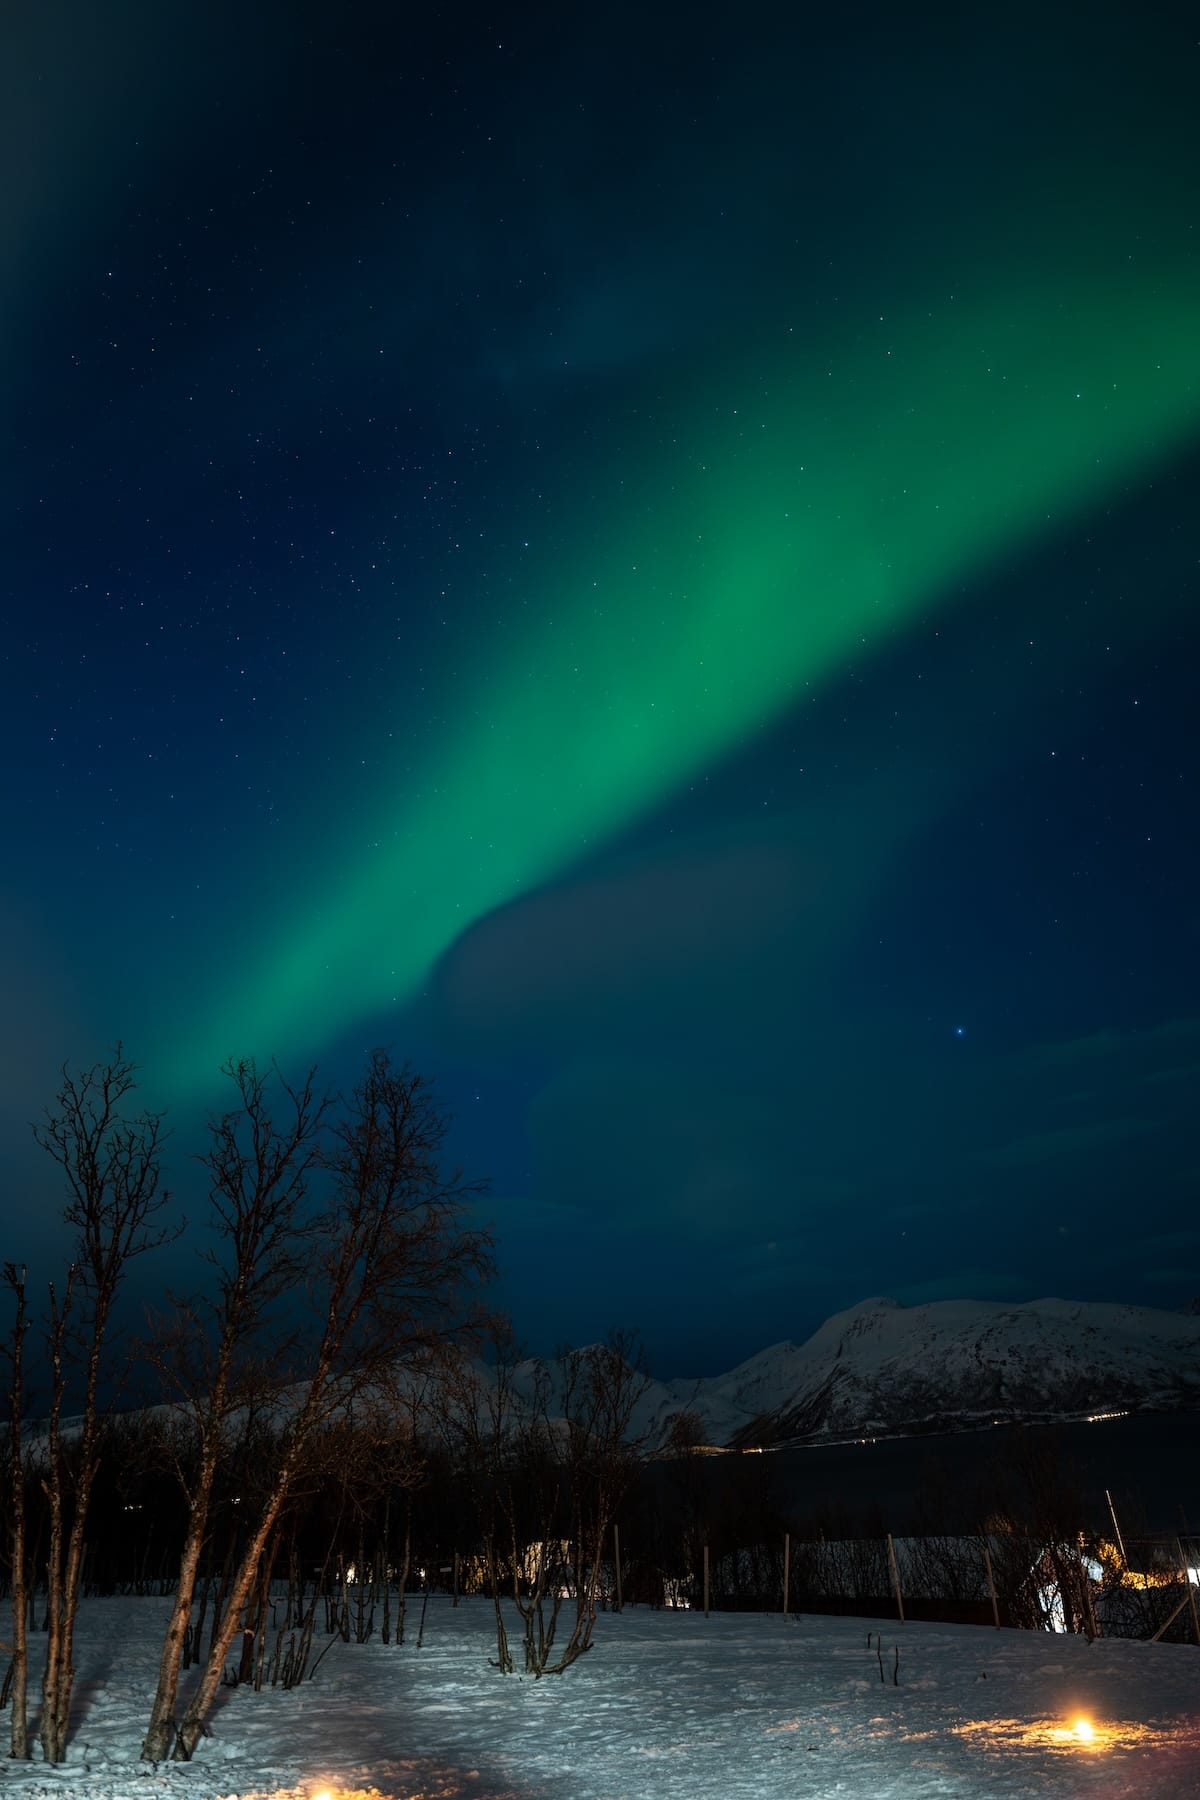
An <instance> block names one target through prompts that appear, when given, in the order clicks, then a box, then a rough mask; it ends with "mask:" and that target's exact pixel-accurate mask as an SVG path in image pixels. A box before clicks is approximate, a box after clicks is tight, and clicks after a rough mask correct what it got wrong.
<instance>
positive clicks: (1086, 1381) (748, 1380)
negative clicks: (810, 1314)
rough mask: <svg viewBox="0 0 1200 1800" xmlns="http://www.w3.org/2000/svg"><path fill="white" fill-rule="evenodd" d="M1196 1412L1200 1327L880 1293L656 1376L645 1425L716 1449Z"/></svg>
mask: <svg viewBox="0 0 1200 1800" xmlns="http://www.w3.org/2000/svg"><path fill="white" fill-rule="evenodd" d="M1195 1406H1200V1318H1197V1317H1194V1316H1189V1315H1188V1314H1186V1313H1172V1312H1167V1311H1164V1310H1160V1309H1158V1308H1155V1307H1144V1306H1133V1305H1127V1304H1124V1303H1106V1302H1096V1301H1076V1300H1059V1299H1055V1298H1046V1299H1042V1300H1031V1301H1024V1302H1018V1303H1009V1302H1002V1301H993V1300H938V1301H930V1302H926V1303H924V1304H921V1305H917V1306H902V1305H900V1304H899V1303H898V1302H897V1301H895V1300H891V1299H886V1298H883V1297H875V1298H872V1299H869V1300H863V1301H860V1302H859V1303H858V1304H857V1305H856V1306H852V1307H849V1308H847V1309H846V1310H845V1311H844V1312H841V1313H836V1314H834V1315H833V1316H832V1317H831V1318H829V1319H826V1320H825V1321H824V1323H823V1324H822V1325H820V1326H818V1328H817V1330H816V1331H815V1332H814V1333H813V1334H812V1336H811V1337H809V1338H808V1339H807V1340H805V1342H803V1343H801V1344H795V1343H792V1342H788V1341H785V1342H782V1343H779V1344H773V1345H771V1346H769V1347H768V1348H766V1349H764V1350H761V1351H758V1352H757V1353H756V1354H755V1355H753V1356H751V1357H749V1358H747V1359H746V1360H745V1361H744V1362H742V1363H739V1364H738V1365H737V1366H736V1367H735V1368H733V1369H731V1370H729V1371H728V1372H727V1373H725V1374H722V1375H716V1376H709V1377H700V1378H698V1379H691V1380H689V1379H686V1378H675V1379H672V1380H669V1381H657V1380H653V1379H652V1380H651V1383H650V1386H649V1388H648V1389H647V1392H646V1394H645V1395H644V1396H643V1399H642V1401H641V1402H640V1404H639V1408H638V1417H637V1429H638V1431H639V1433H640V1434H643V1435H644V1436H645V1437H646V1438H647V1439H648V1441H650V1442H654V1443H660V1444H661V1443H666V1442H668V1441H669V1440H670V1439H671V1437H672V1434H673V1433H678V1432H679V1430H680V1429H681V1427H680V1425H679V1420H680V1418H681V1416H682V1415H684V1414H690V1415H694V1419H693V1423H694V1425H696V1426H698V1427H699V1435H700V1436H701V1437H702V1438H703V1440H704V1441H705V1442H706V1443H708V1444H710V1445H712V1446H714V1447H725V1446H741V1447H746V1446H748V1445H750V1444H754V1443H763V1444H768V1443H785V1442H790V1443H796V1442H801V1443H803V1442H809V1443H820V1442H834V1441H836V1440H838V1439H839V1438H847V1437H855V1436H872V1437H874V1436H885V1435H889V1436H890V1435H895V1436H901V1435H905V1434H910V1433H916V1432H931V1431H959V1430H970V1429H978V1428H980V1427H982V1426H987V1425H991V1424H994V1423H1004V1424H1010V1423H1018V1422H1021V1421H1026V1422H1032V1421H1038V1422H1044V1421H1046V1420H1053V1419H1064V1420H1065V1419H1070V1418H1078V1417H1080V1416H1087V1415H1088V1414H1089V1413H1093V1412H1099V1411H1106V1412H1107V1411H1135V1410H1136V1411H1176V1410H1184V1409H1187V1408H1190V1407H1195Z"/></svg>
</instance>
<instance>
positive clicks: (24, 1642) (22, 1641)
mask: <svg viewBox="0 0 1200 1800" xmlns="http://www.w3.org/2000/svg"><path fill="white" fill-rule="evenodd" d="M5 1274H6V1276H7V1278H8V1281H9V1285H10V1286H11V1287H12V1290H13V1293H14V1295H15V1296H16V1302H17V1316H16V1322H15V1324H14V1326H13V1355H12V1371H13V1384H12V1396H11V1398H12V1407H11V1421H10V1427H9V1433H10V1435H9V1453H10V1459H11V1465H12V1525H11V1529H10V1555H11V1559H12V1638H13V1654H12V1673H11V1692H12V1734H11V1738H10V1748H9V1755H10V1756H12V1757H14V1758H16V1759H18V1760H28V1757H29V1719H28V1714H27V1710H26V1708H27V1700H28V1690H29V1595H28V1593H27V1591H26V1586H25V1451H24V1446H23V1443H22V1437H21V1426H22V1421H23V1418H24V1412H25V1391H24V1380H23V1368H24V1365H23V1349H24V1343H25V1271H24V1269H21V1270H20V1271H18V1270H17V1267H16V1265H15V1264H13V1265H11V1266H10V1267H9V1268H7V1269H6V1270H5Z"/></svg>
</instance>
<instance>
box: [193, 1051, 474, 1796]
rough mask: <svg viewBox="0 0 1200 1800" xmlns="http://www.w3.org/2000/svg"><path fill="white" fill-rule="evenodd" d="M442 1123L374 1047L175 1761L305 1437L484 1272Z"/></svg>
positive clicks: (330, 1173) (217, 1674)
mask: <svg viewBox="0 0 1200 1800" xmlns="http://www.w3.org/2000/svg"><path fill="white" fill-rule="evenodd" d="M445 1132H446V1123H445V1120H444V1118H443V1116H442V1115H441V1113H440V1112H439V1111H438V1109H437V1107H436V1106H435V1104H434V1102H433V1099H432V1096H431V1094H430V1091H429V1089H428V1087H427V1086H426V1085H425V1083H424V1082H423V1080H422V1078H421V1077H420V1076H419V1075H417V1074H414V1073H413V1072H412V1071H411V1070H409V1069H397V1068H395V1067H394V1066H393V1065H392V1063H391V1061H390V1060H389V1058H388V1056H387V1055H386V1054H385V1053H384V1052H382V1051H377V1052H375V1054H374V1055H373V1056H372V1059H371V1065H370V1068H369V1070H368V1073H367V1075H366V1077H365V1079H364V1080H363V1081H362V1082H361V1083H360V1084H359V1086H358V1087H357V1088H356V1089H355V1091H354V1094H353V1095H352V1097H351V1098H350V1100H349V1102H348V1103H347V1105H346V1107H345V1109H344V1110H343V1111H341V1112H340V1113H339V1114H338V1116H337V1117H336V1119H335V1120H334V1121H333V1122H332V1123H331V1124H330V1126H329V1129H328V1134H327V1143H326V1149H325V1151H324V1153H323V1159H322V1160H323V1164H324V1168H325V1172H326V1176H327V1179H328V1182H329V1193H328V1196H327V1203H326V1205H325V1208H324V1210H323V1212H322V1213H321V1215H320V1216H319V1218H318V1219H317V1220H316V1222H315V1225H314V1230H313V1236H312V1238H311V1240H310V1242H309V1245H308V1256H307V1263H308V1267H309V1269H310V1270H311V1272H312V1274H311V1281H310V1302H311V1312H312V1318H313V1322H314V1331H313V1338H312V1344H311V1349H310V1352H309V1355H308V1358H307V1366H306V1370H305V1372H304V1378H303V1380H302V1381H300V1382H298V1383H297V1384H296V1386H295V1387H294V1388H293V1390H292V1393H291V1395H290V1397H289V1399H288V1406H289V1407H290V1413H289V1416H288V1419H287V1427H286V1437H285V1442H284V1447H283V1452H282V1456H281V1459H280V1463H279V1468H278V1473H277V1477H276V1481H275V1484H274V1486H273V1488H272V1490H271V1492H270V1493H269V1494H268V1495H267V1497H266V1499H265V1501H264V1502H263V1504H262V1506H261V1507H260V1509H259V1511H258V1515H257V1518H256V1520H255V1522H254V1523H253V1525H252V1526H251V1528H250V1530H249V1532H248V1534H247V1539H246V1542H245V1546H244V1549H243V1553H242V1556H241V1559H240V1561H239V1563H238V1566H237V1569H236V1572H235V1574H234V1575H233V1578H232V1580H231V1583H230V1589H229V1593H228V1596H227V1600H226V1608H225V1614H224V1618H223V1620H222V1622H221V1625H220V1628H219V1630H218V1632H217V1634H216V1636H215V1639H214V1641H213V1643H212V1646H211V1649H210V1652H209V1656H208V1660H207V1662H206V1664H205V1666H204V1670H203V1673H202V1675H201V1677H200V1681H199V1683H198V1685H197V1687H196V1689H195V1691H194V1693H193V1695H192V1697H191V1700H190V1701H189V1704H188V1707H187V1711H186V1713H185V1714H184V1717H183V1719H182V1721H181V1722H180V1724H179V1728H178V1730H177V1732H176V1734H175V1742H174V1748H173V1751H172V1754H173V1756H174V1758H175V1759H176V1760H177V1761H187V1760H188V1759H189V1758H190V1757H191V1756H192V1754H193V1753H194V1751H195V1749H196V1745H197V1744H198V1743H199V1741H200V1737H201V1735H202V1733H203V1731H204V1727H205V1720H206V1719H207V1717H208V1714H209V1711H210V1709H211V1707H212V1703H213V1701H214V1699H215V1698H216V1694H217V1690H218V1688H219V1686H220V1682H221V1675H222V1671H223V1669H224V1666H225V1659H226V1657H227V1655H228V1653H229V1648H230V1645H231V1644H232V1642H233V1638H234V1634H235V1632H236V1631H237V1629H238V1626H239V1621H240V1619H241V1616H242V1614H243V1611H244V1610H245V1608H246V1605H247V1602H248V1601H249V1600H250V1597H251V1594H252V1591H253V1588H254V1583H255V1579H256V1576H257V1574H258V1570H259V1564H260V1561H261V1559H262V1555H263V1551H264V1549H265V1548H266V1546H267V1544H268V1542H269V1541H270V1539H271V1536H272V1533H273V1532H274V1530H275V1527H276V1524H277V1522H278V1520H279V1518H280V1515H281V1513H282V1511H283V1508H284V1506H285V1504H286V1502H287V1500H288V1497H289V1494H290V1492H291V1489H292V1486H293V1484H294V1482H295V1481H296V1479H297V1477H298V1476H299V1475H300V1473H301V1472H302V1470H303V1467H304V1461H305V1458H306V1456H307V1454H308V1451H309V1447H310V1443H311V1440H312V1438H313V1436H314V1434H315V1433H316V1432H317V1431H318V1430H319V1429H320V1427H321V1426H322V1425H323V1424H324V1422H325V1421H326V1420H327V1419H328V1418H330V1417H331V1416H332V1415H333V1414H335V1413H336V1412H337V1410H338V1409H339V1408H342V1407H344V1406H345V1405H346V1404H347V1402H348V1401H349V1400H350V1399H351V1398H352V1397H353V1395H354V1394H355V1393H356V1392H359V1391H361V1390H362V1389H363V1388H364V1387H369V1386H370V1384H371V1383H372V1382H373V1381H375V1380H377V1379H382V1378H384V1377H385V1376H386V1373H387V1371H388V1370H389V1368H390V1367H391V1366H392V1365H394V1364H395V1362H396V1360H397V1359H398V1358H401V1357H404V1356H412V1355H414V1354H416V1353H419V1352H426V1351H428V1350H430V1349H433V1348H435V1347H437V1346H439V1345H441V1344H442V1343H444V1342H445V1341H446V1340H447V1338H448V1337H452V1336H453V1334H454V1333H455V1332H458V1331H461V1330H463V1329H464V1327H465V1326H466V1325H467V1324H468V1323H469V1322H470V1321H471V1319H472V1316H473V1311H474V1305H473V1300H474V1288H475V1284H476V1282H477V1281H478V1279H479V1277H480V1276H482V1275H484V1274H486V1273H488V1272H489V1271H490V1265H491V1259H490V1245H489V1243H488V1240H487V1238H486V1236H485V1235H484V1234H483V1233H481V1232H479V1231H477V1230H474V1229H472V1228H471V1227H470V1226H469V1225H468V1224H467V1221H466V1217H465V1213H464V1206H465V1203H466V1201H467V1199H468V1198H469V1196H470V1194H471V1193H472V1191H473V1190H472V1189H471V1188H470V1187H469V1186H468V1185H466V1184H465V1183H463V1182H462V1181H461V1180H460V1179H459V1178H458V1177H457V1176H449V1177H447V1176H445V1175H444V1174H443V1173H442V1171H441V1169H440V1166H439V1159H440V1155H441V1150H442V1145H443V1140H444V1138H445Z"/></svg>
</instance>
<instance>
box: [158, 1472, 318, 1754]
mask: <svg viewBox="0 0 1200 1800" xmlns="http://www.w3.org/2000/svg"><path fill="white" fill-rule="evenodd" d="M285 1467H286V1465H285ZM290 1477H291V1470H290V1469H287V1470H286V1475H285V1477H284V1479H281V1481H280V1484H279V1486H278V1487H277V1488H276V1490H275V1492H274V1494H272V1496H271V1498H270V1500H269V1501H268V1502H267V1506H266V1509H265V1510H264V1512H263V1515H262V1517H261V1519H260V1520H259V1522H258V1527H257V1529H256V1531H255V1532H254V1535H253V1537H252V1538H251V1539H250V1541H249V1543H248V1544H247V1545H246V1548H245V1550H244V1551H243V1553H242V1560H241V1563H240V1565H239V1567H238V1571H237V1574H236V1575H235V1576H234V1578H233V1584H232V1586H231V1587H230V1590H229V1597H228V1600H227V1602H226V1606H225V1616H224V1618H223V1619H222V1620H221V1627H220V1630H219V1631H218V1632H217V1633H216V1636H215V1638H214V1640H213V1643H212V1646H211V1648H210V1650H209V1653H208V1661H207V1662H206V1663H205V1665H204V1673H203V1675H202V1676H201V1677H200V1685H199V1686H198V1687H197V1689H196V1691H195V1693H194V1694H193V1695H192V1698H191V1701H190V1703H189V1705H188V1709H187V1712H186V1713H185V1714H184V1716H183V1722H182V1723H181V1725H180V1727H179V1730H178V1731H177V1732H176V1734H175V1747H174V1749H173V1750H172V1752H171V1756H172V1760H173V1761H174V1762H190V1761H191V1759H192V1756H193V1754H194V1753H195V1749H196V1745H197V1744H198V1743H199V1742H200V1739H201V1738H202V1737H203V1735H204V1721H205V1720H206V1719H207V1717H208V1715H209V1712H210V1710H211V1708H212V1703H213V1701H214V1700H215V1699H216V1697H217V1689H218V1688H219V1687H220V1685H221V1675H222V1673H223V1671H224V1668H225V1658H226V1656H227V1655H228V1654H229V1647H230V1645H231V1644H232V1643H233V1640H234V1637H235V1635H236V1633H237V1629H238V1620H239V1619H240V1618H241V1616H242V1613H243V1611H244V1610H245V1607H246V1602H247V1601H248V1600H249V1598H250V1594H251V1591H252V1589H253V1587H254V1579H255V1576H256V1575H257V1574H258V1569H259V1565H260V1563H261V1562H262V1557H263V1552H264V1550H265V1549H266V1547H267V1540H268V1538H269V1537H270V1535H271V1533H272V1531H273V1530H274V1529H275V1522H276V1520H277V1519H278V1517H279V1515H280V1513H281V1512H282V1511H283V1503H284V1501H285V1499H286V1498H287V1487H288V1485H289V1484H290Z"/></svg>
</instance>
